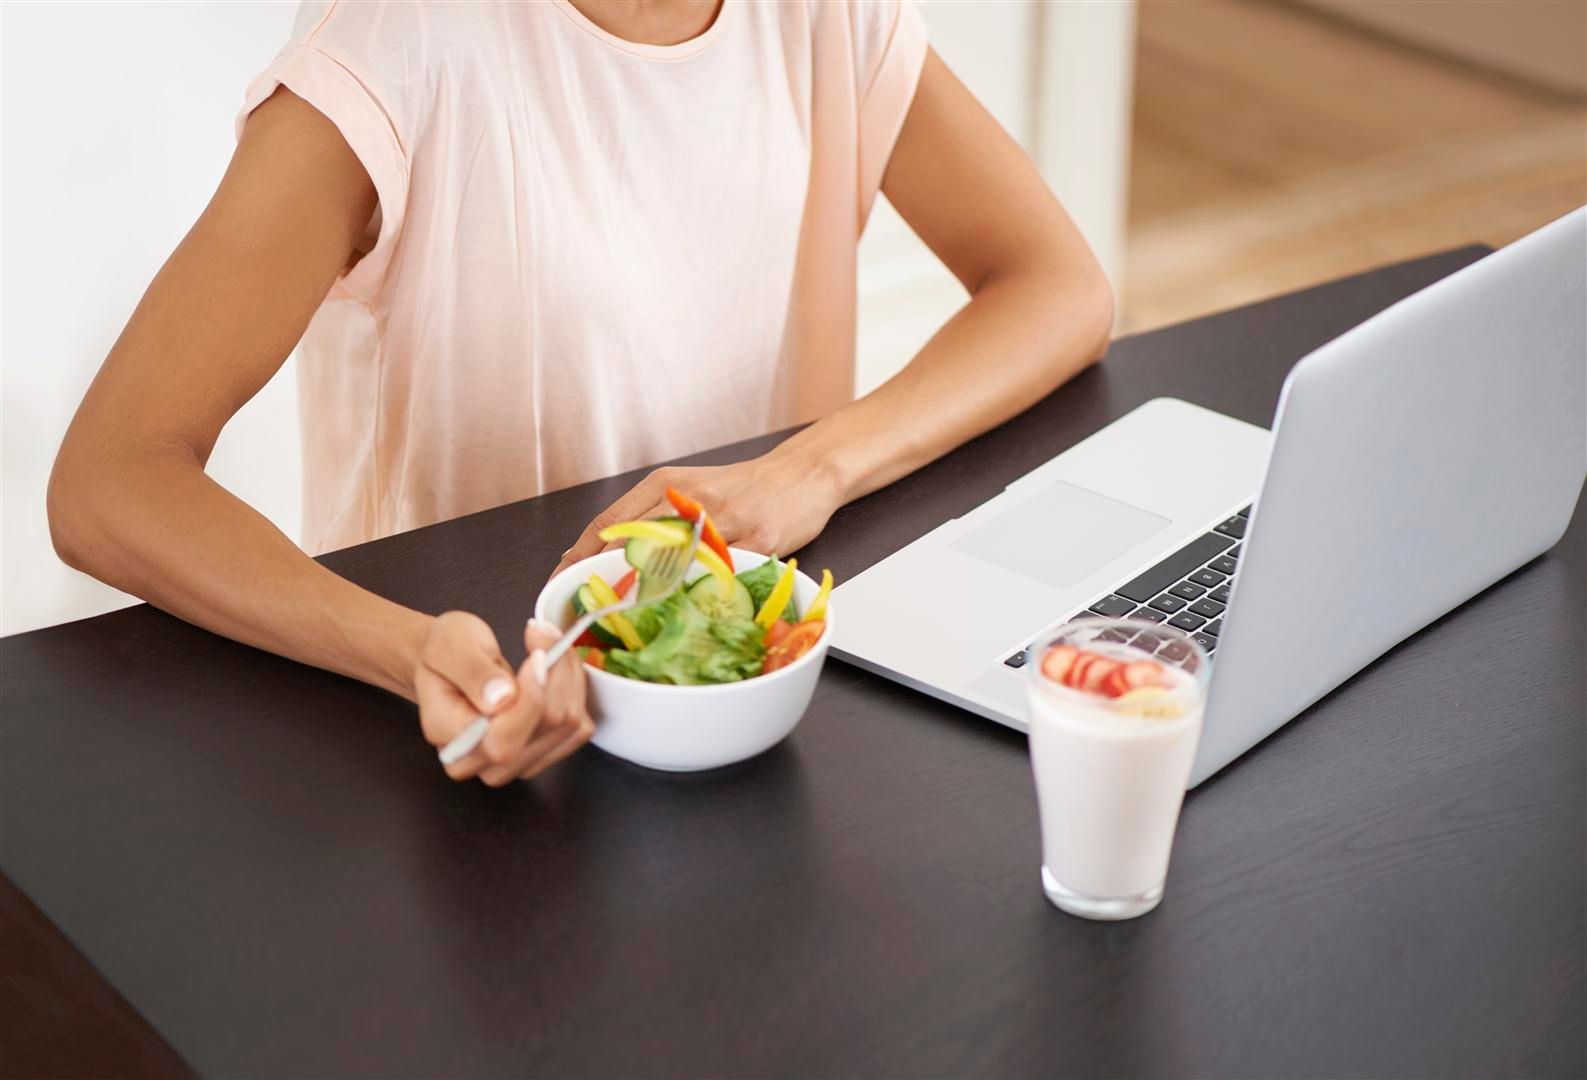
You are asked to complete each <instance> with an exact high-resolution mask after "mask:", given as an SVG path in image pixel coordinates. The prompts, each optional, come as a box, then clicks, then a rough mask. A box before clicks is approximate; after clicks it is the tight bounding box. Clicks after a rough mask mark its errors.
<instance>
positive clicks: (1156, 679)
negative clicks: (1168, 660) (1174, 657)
mask: <svg viewBox="0 0 1587 1080" xmlns="http://www.w3.org/2000/svg"><path fill="white" fill-rule="evenodd" d="M1166 685H1167V680H1166V679H1164V678H1163V665H1161V664H1159V663H1157V662H1156V661H1155V660H1136V661H1134V662H1133V663H1129V664H1125V665H1124V686H1125V689H1126V690H1135V689H1138V688H1140V687H1142V686H1166ZM1121 692H1122V691H1121Z"/></svg>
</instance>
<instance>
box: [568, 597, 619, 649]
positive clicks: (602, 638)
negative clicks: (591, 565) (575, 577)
mask: <svg viewBox="0 0 1587 1080" xmlns="http://www.w3.org/2000/svg"><path fill="white" fill-rule="evenodd" d="M600 609H601V607H600V605H599V604H597V603H596V602H595V591H594V590H593V589H591V588H590V587H589V586H588V585H580V586H579V591H578V592H576V593H574V594H573V613H574V614H575V615H579V616H581V617H582V616H584V615H588V614H589V613H590V612H592V611H599V610H600ZM590 633H592V634H594V635H595V637H596V640H598V641H599V642H600V643H601V644H602V645H605V646H606V647H607V648H608V649H621V648H622V647H623V643H622V641H621V640H620V639H619V638H618V636H617V635H616V634H613V633H611V632H610V631H608V630H605V629H603V628H602V627H601V625H600V624H599V623H591V624H590Z"/></svg>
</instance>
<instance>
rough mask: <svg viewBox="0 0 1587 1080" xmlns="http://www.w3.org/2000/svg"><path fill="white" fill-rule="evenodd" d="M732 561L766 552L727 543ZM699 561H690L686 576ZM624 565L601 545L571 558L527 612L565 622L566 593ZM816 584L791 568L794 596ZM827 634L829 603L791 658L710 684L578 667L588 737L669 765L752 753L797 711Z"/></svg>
mask: <svg viewBox="0 0 1587 1080" xmlns="http://www.w3.org/2000/svg"><path fill="white" fill-rule="evenodd" d="M732 552H733V568H734V569H735V570H738V571H744V570H750V569H753V568H754V567H756V566H759V565H760V564H761V563H763V562H765V561H766V556H764V555H757V554H756V553H754V552H752V551H740V550H739V549H738V548H733V549H732ZM702 569H703V568H702V567H700V566H699V564H698V563H696V564H695V568H694V569H691V570H690V572H689V576H690V577H691V578H693V577H695V576H697V571H699V570H702ZM627 572H628V564H627V563H626V562H625V561H624V559H623V553H622V551H621V550H620V549H619V550H617V551H604V552H602V553H600V554H599V555H592V556H590V557H589V558H588V559H585V560H583V561H582V562H578V563H574V564H573V565H572V566H570V567H568V568H567V569H566V570H564V571H562V573H560V574H558V575H557V576H556V577H554V578H552V579H551V580H550V582H548V583H547V585H546V587H545V589H544V590H542V591H541V593H540V597H539V599H537V600H536V601H535V617H536V618H538V619H544V620H546V621H547V622H552V623H555V624H556V625H558V626H560V627H563V628H564V629H566V628H567V627H569V626H571V625H572V624H573V618H574V617H573V594H574V593H575V592H576V591H577V590H578V587H579V586H580V585H582V584H584V583H585V582H586V581H588V580H589V577H590V575H591V574H592V573H594V574H600V575H601V577H602V578H604V579H605V580H606V581H608V582H610V583H613V584H615V583H616V581H617V579H618V578H620V577H622V576H623V575H624V574H625V573H627ZM818 589H819V586H818V585H817V584H816V582H815V581H814V580H812V579H811V578H810V577H809V575H807V574H804V573H802V572H800V571H798V570H795V571H794V598H795V600H797V601H798V606H799V610H800V611H801V612H802V611H804V610H806V609H807V608H808V607H809V606H810V603H811V601H813V600H814V599H815V596H816V592H817V590H818ZM831 639H832V609H831V607H830V606H828V608H827V628H826V632H825V633H823V634H822V635H821V640H819V641H818V642H816V644H815V646H814V647H813V648H812V649H811V650H810V651H809V652H807V653H805V654H804V655H803V656H801V657H800V658H799V659H797V660H795V661H794V662H793V663H791V664H789V665H788V666H787V667H785V668H781V669H779V670H777V671H774V672H772V673H771V674H769V675H757V676H755V677H754V678H753V679H745V680H743V681H742V682H734V683H721V684H715V685H710V686H669V685H666V684H664V683H647V682H640V681H638V680H637V679H625V678H623V677H622V676H620V675H610V674H608V673H606V672H604V671H597V670H595V669H594V668H591V667H586V668H585V669H584V670H585V674H586V675H587V676H588V677H589V696H590V715H591V716H593V717H594V719H595V736H594V738H593V739H591V741H592V742H593V743H595V745H596V746H599V747H600V748H601V749H602V750H605V751H606V752H607V753H608V754H615V755H616V756H617V757H620V758H623V759H625V760H627V761H632V762H634V763H635V764H638V765H645V766H648V767H649V768H652V769H665V770H667V771H669V772H694V771H697V770H699V769H714V768H717V767H718V766H721V765H731V764H732V763H733V762H735V761H743V760H744V759H745V758H750V757H754V756H755V755H756V754H758V753H760V752H761V751H763V750H769V749H770V748H771V747H773V746H775V745H776V744H777V743H778V742H780V741H781V740H782V739H783V738H784V737H785V736H786V735H787V734H788V733H789V732H790V731H792V730H793V729H794V726H795V725H796V724H798V723H799V718H800V717H801V716H803V715H804V712H805V708H806V707H807V706H808V705H809V704H810V696H811V695H812V694H814V693H815V689H816V679H817V678H818V677H820V675H821V665H822V664H824V663H825V662H826V658H827V642H828V641H830V640H831Z"/></svg>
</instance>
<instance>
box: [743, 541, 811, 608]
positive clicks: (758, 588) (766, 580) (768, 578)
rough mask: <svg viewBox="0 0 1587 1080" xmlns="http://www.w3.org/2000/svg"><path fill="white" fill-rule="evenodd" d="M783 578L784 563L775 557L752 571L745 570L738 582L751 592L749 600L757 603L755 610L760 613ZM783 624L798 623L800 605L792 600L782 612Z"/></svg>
mask: <svg viewBox="0 0 1587 1080" xmlns="http://www.w3.org/2000/svg"><path fill="white" fill-rule="evenodd" d="M780 577H782V563H781V562H780V561H778V559H777V556H775V555H773V556H772V557H771V558H769V559H767V560H766V561H765V562H763V563H761V564H760V565H759V566H757V567H755V568H754V569H752V570H745V571H744V572H743V573H741V574H739V575H738V580H740V581H742V582H743V583H744V588H746V589H748V590H749V598H750V599H751V600H753V601H755V610H756V611H759V610H760V609H761V605H762V604H764V603H765V602H766V598H767V597H768V596H770V595H771V591H772V589H774V588H776V587H777V579H778V578H780ZM782 621H783V622H798V621H799V612H798V604H797V603H796V602H795V601H794V600H793V599H792V598H790V599H789V601H788V606H787V607H785V608H783V610H782Z"/></svg>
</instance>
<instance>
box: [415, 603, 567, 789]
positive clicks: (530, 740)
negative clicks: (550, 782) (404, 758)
mask: <svg viewBox="0 0 1587 1080" xmlns="http://www.w3.org/2000/svg"><path fill="white" fill-rule="evenodd" d="M557 637H558V633H557V630H556V628H555V627H552V626H548V625H546V624H544V623H540V622H536V621H531V622H530V623H529V625H528V626H527V627H525V628H524V644H525V645H526V646H527V647H528V649H529V659H528V660H526V661H524V665H523V667H521V668H519V669H518V671H517V672H516V673H514V671H513V670H512V668H511V667H510V666H509V665H508V663H507V661H506V660H504V659H503V658H502V655H501V649H500V648H499V647H498V646H497V643H496V635H495V634H494V633H492V632H491V629H490V627H489V626H488V625H486V623H485V620H484V619H481V618H480V617H479V616H478V615H471V614H469V613H468V612H466V611H449V612H447V613H446V614H444V615H439V616H437V617H436V618H435V619H434V620H433V621H432V622H431V624H430V629H429V633H428V634H427V635H426V636H425V640H424V644H423V645H422V646H421V647H420V649H419V657H418V660H417V661H416V663H415V665H414V673H413V687H414V694H415V696H416V697H417V698H418V702H419V724H420V727H421V728H422V729H423V731H424V737H425V739H426V740H428V741H429V743H430V744H431V745H432V746H434V747H436V748H437V749H439V748H440V747H443V746H445V745H446V744H447V743H449V742H451V741H452V739H453V738H455V737H456V736H457V735H458V733H459V732H461V731H462V730H463V729H464V728H466V727H468V725H469V724H471V723H473V722H474V718H475V717H477V716H488V717H490V731H489V732H487V733H486V735H485V738H484V740H483V741H482V742H481V743H480V744H479V746H478V747H476V748H475V749H474V751H473V752H472V753H470V754H469V755H468V756H467V757H464V758H462V759H461V760H459V761H456V762H453V763H452V764H451V765H447V766H446V767H445V768H446V773H447V775H448V776H450V777H451V778H452V779H454V780H468V779H470V778H472V777H476V776H477V777H479V779H480V780H482V781H484V782H485V783H486V784H489V785H490V786H491V787H501V786H502V785H504V784H506V783H509V782H510V781H513V780H527V779H529V778H530V777H532V776H534V775H536V774H537V773H540V772H543V771H544V770H546V769H548V768H550V767H551V766H552V765H555V764H556V763H557V762H559V761H561V760H562V759H563V758H565V757H567V756H568V755H569V754H571V753H573V751H575V750H577V749H578V748H579V747H581V746H583V745H584V744H585V743H586V742H588V741H589V738H590V736H591V735H592V734H594V732H595V724H594V722H593V721H592V720H591V719H590V714H589V709H588V707H587V706H586V704H585V696H584V665H583V662H582V661H581V660H580V659H579V654H578V653H577V652H575V651H573V650H571V649H570V650H569V651H568V654H567V655H566V656H564V657H563V658H562V659H561V660H559V661H558V662H557V664H556V666H555V667H554V668H553V669H551V670H550V671H547V670H546V668H545V650H546V649H547V648H549V647H550V646H551V645H553V644H555V643H556V640H557Z"/></svg>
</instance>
